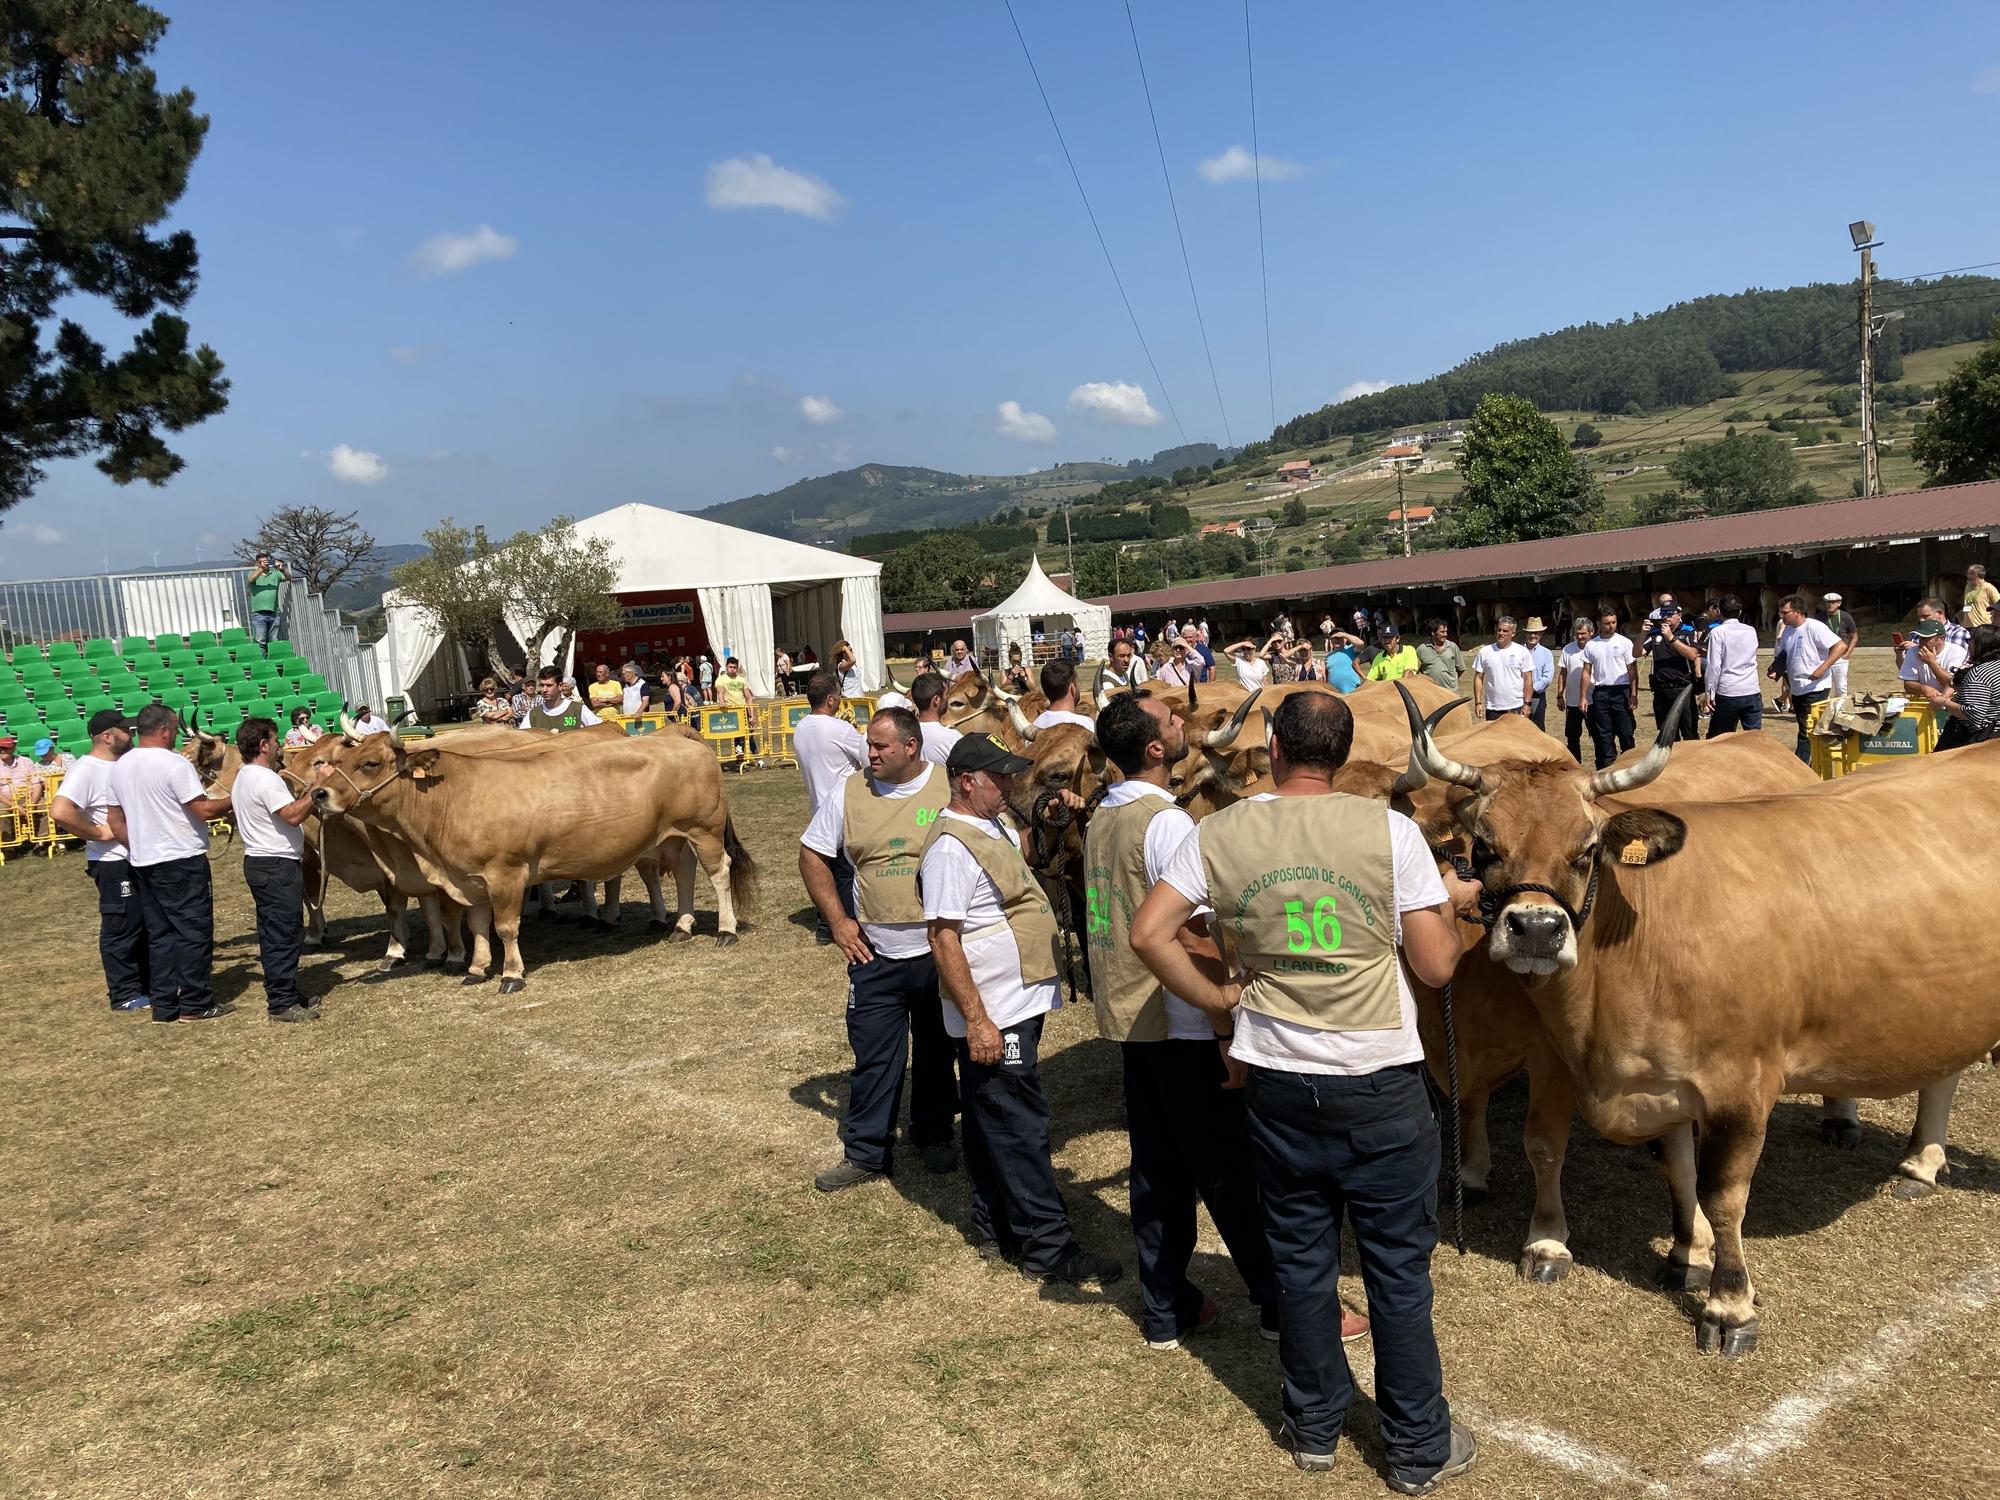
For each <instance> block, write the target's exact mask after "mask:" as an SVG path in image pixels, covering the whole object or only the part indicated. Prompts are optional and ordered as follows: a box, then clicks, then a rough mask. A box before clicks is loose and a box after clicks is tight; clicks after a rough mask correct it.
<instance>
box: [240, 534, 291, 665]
mask: <svg viewBox="0 0 2000 1500" xmlns="http://www.w3.org/2000/svg"><path fill="white" fill-rule="evenodd" d="M289 582H291V575H290V574H289V573H287V572H286V571H285V565H284V564H283V563H281V562H275V561H273V560H272V558H271V554H270V553H268V552H259V553H258V554H257V565H256V566H255V567H254V568H252V569H251V570H250V585H249V587H250V638H251V639H252V640H254V641H255V642H256V643H257V648H258V649H259V650H260V651H262V652H263V653H264V654H265V655H266V656H269V655H270V654H271V639H272V637H274V636H275V635H277V633H278V612H279V601H280V599H281V598H282V596H283V593H284V587H285V585H286V584H287V583H289Z"/></svg>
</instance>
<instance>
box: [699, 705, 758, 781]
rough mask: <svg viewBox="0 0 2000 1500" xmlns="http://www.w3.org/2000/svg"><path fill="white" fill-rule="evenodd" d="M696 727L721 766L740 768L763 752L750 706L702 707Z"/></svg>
mask: <svg viewBox="0 0 2000 1500" xmlns="http://www.w3.org/2000/svg"><path fill="white" fill-rule="evenodd" d="M696 727H697V728H698V730H699V731H700V734H701V738H702V741H703V743H705V744H706V745H708V747H709V748H710V749H712V750H713V751H714V752H715V757H716V759H717V760H719V761H721V762H722V764H723V765H724V766H725V767H729V768H732V769H734V770H737V771H741V770H742V769H743V768H744V766H745V765H747V764H748V763H749V762H750V761H751V760H753V759H755V758H756V757H758V756H760V755H761V754H762V753H763V740H762V728H761V726H760V725H759V724H758V723H757V716H756V714H755V713H754V712H753V711H752V710H749V709H742V708H704V709H703V710H702V711H701V718H700V720H699V722H698V724H697V726H696Z"/></svg>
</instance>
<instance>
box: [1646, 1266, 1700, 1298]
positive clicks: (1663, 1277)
mask: <svg viewBox="0 0 2000 1500" xmlns="http://www.w3.org/2000/svg"><path fill="white" fill-rule="evenodd" d="M1714 1273H1715V1268H1714V1267H1713V1266H1700V1265H1696V1264H1694V1263H1693V1262H1691V1261H1690V1262H1687V1263H1685V1264H1683V1263H1681V1262H1678V1261H1672V1260H1670V1261H1667V1262H1666V1263H1665V1264H1663V1265H1662V1266H1661V1267H1660V1269H1659V1270H1657V1271H1655V1272H1654V1273H1653V1285H1655V1286H1657V1287H1658V1288H1659V1289H1660V1290H1661V1291H1663V1292H1676V1293H1681V1292H1704V1293H1705V1292H1707V1290H1708V1282H1709V1278H1710V1277H1711V1276H1712V1275H1714Z"/></svg>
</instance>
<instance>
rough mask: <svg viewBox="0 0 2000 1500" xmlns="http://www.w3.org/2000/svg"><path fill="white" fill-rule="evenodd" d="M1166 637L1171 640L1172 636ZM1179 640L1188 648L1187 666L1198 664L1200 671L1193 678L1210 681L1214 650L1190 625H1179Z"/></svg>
mask: <svg viewBox="0 0 2000 1500" xmlns="http://www.w3.org/2000/svg"><path fill="white" fill-rule="evenodd" d="M1167 639H1169V640H1171V639H1173V637H1171V636H1169V637H1167ZM1180 640H1181V644H1182V645H1184V646H1186V647H1187V648H1188V665H1189V667H1190V668H1193V667H1195V666H1197V665H1199V667H1200V669H1201V673H1200V675H1199V676H1198V677H1196V678H1195V681H1196V682H1208V681H1211V680H1212V679H1213V678H1214V676H1215V652H1214V651H1213V650H1211V649H1210V648H1209V644H1208V642H1207V641H1206V640H1205V639H1203V637H1202V634H1201V632H1200V631H1199V630H1198V629H1196V628H1195V627H1194V626H1192V625H1183V626H1181V634H1180Z"/></svg>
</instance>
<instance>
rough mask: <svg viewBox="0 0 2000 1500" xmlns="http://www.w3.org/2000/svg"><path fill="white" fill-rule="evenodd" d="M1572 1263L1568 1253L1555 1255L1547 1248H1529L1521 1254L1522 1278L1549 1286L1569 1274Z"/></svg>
mask: <svg viewBox="0 0 2000 1500" xmlns="http://www.w3.org/2000/svg"><path fill="white" fill-rule="evenodd" d="M1571 1264H1572V1261H1571V1258H1570V1257H1569V1256H1568V1255H1554V1254H1551V1253H1550V1252H1548V1251H1546V1250H1528V1251H1525V1252H1523V1254H1522V1256H1521V1279H1522V1280H1523V1281H1533V1282H1538V1283H1540V1284H1541V1285H1543V1286H1547V1285H1549V1284H1550V1283H1551V1282H1557V1281H1561V1280H1562V1279H1563V1277H1565V1276H1567V1275H1569V1268H1570V1266H1571Z"/></svg>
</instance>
